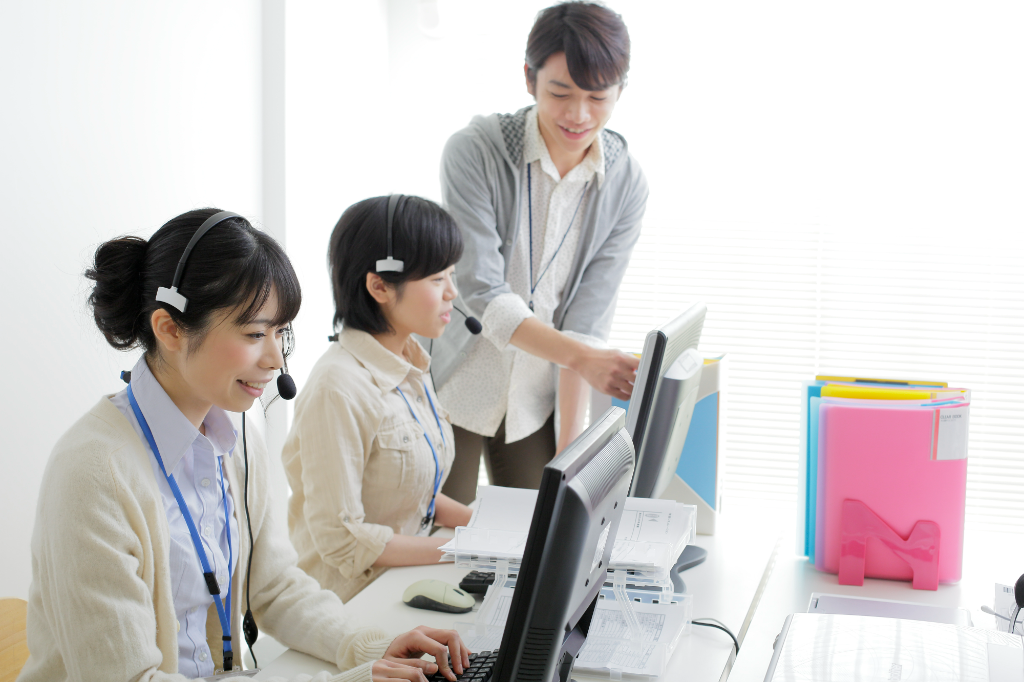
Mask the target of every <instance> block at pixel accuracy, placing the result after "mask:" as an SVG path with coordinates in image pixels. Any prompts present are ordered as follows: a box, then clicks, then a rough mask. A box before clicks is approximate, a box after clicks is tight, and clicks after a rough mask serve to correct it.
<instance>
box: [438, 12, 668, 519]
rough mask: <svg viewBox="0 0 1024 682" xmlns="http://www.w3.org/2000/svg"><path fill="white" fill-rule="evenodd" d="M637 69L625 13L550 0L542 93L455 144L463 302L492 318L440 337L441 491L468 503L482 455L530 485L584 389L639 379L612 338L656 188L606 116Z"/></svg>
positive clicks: (533, 87) (535, 39)
mask: <svg viewBox="0 0 1024 682" xmlns="http://www.w3.org/2000/svg"><path fill="white" fill-rule="evenodd" d="M628 70H629V34H628V32H627V30H626V26H625V24H623V22H622V18H621V17H620V16H619V15H618V14H616V13H614V12H612V11H611V10H609V9H608V8H606V7H604V6H602V5H597V4H591V3H583V2H567V3H563V4H559V5H555V6H553V7H549V8H548V9H545V10H544V11H542V12H541V13H540V14H539V15H538V16H537V20H536V23H535V24H534V26H533V30H532V31H531V32H530V37H529V39H528V40H527V45H526V64H525V66H524V73H525V77H526V90H527V92H528V93H529V94H530V95H532V96H533V98H534V99H535V101H536V104H535V105H532V106H529V107H526V108H524V109H521V110H519V111H517V112H516V113H514V114H492V115H490V116H478V117H476V118H474V119H473V121H472V122H471V123H470V124H469V126H468V127H466V128H465V129H463V130H461V131H459V132H457V133H455V134H454V135H453V136H452V137H451V139H450V140H449V141H448V144H447V145H446V146H445V150H444V156H443V158H442V161H441V191H442V196H443V198H444V203H445V207H446V208H447V209H448V210H449V211H450V212H451V213H452V215H453V216H454V217H455V219H456V221H457V223H458V225H459V228H460V229H461V230H462V233H463V237H464V241H465V252H464V255H463V258H462V260H461V261H460V262H459V263H458V266H457V273H458V283H459V290H460V292H461V298H462V301H461V303H463V304H465V306H466V307H468V308H469V310H470V311H471V312H472V314H475V315H476V316H477V317H479V318H480V320H481V322H482V324H483V332H482V334H481V335H480V336H479V337H474V336H471V335H470V333H469V331H468V330H467V329H465V328H464V327H462V326H461V325H459V326H457V327H454V328H452V329H449V330H448V331H447V333H445V335H444V336H442V337H441V338H440V339H438V340H437V341H436V342H435V343H434V348H433V356H434V360H433V367H434V369H433V374H434V380H435V382H436V385H437V386H438V387H439V395H440V398H441V401H442V402H443V404H444V406H445V408H446V409H447V410H448V411H449V412H450V414H451V421H452V423H453V424H454V425H455V429H454V430H455V446H456V456H455V463H454V465H453V468H452V471H451V474H450V476H449V478H448V480H447V482H446V484H445V487H444V493H445V494H447V495H449V496H450V497H453V498H455V499H457V500H459V501H461V502H464V503H469V502H470V501H472V500H473V499H474V498H475V496H476V482H477V477H478V472H479V466H480V456H481V453H483V454H484V456H485V459H486V462H487V466H488V471H489V473H490V478H491V481H492V482H493V483H494V484H496V485H504V486H511V487H523V488H536V487H538V485H539V484H540V476H541V471H542V470H543V468H544V465H545V464H546V463H547V462H548V461H550V460H551V458H552V457H554V455H555V453H556V452H558V451H560V450H562V449H563V448H564V447H565V446H566V445H568V444H569V443H570V442H571V441H572V440H573V439H574V438H575V437H576V436H577V435H579V433H580V431H581V430H582V428H583V418H584V414H585V412H586V406H587V402H588V400H587V398H588V396H589V386H593V387H594V388H596V389H597V390H599V391H601V392H603V393H606V394H609V395H611V396H613V397H617V398H622V399H628V398H629V395H630V392H631V391H632V382H633V379H634V377H635V371H636V367H637V360H636V358H634V357H633V356H631V355H627V354H625V353H622V352H620V351H618V350H613V349H609V348H607V345H606V343H605V342H606V340H607V338H608V334H609V331H610V328H611V323H612V316H613V314H614V312H615V299H616V295H617V293H618V289H619V284H620V283H621V281H622V276H623V274H624V273H625V271H626V266H627V265H628V263H629V256H630V253H631V252H632V250H633V245H634V244H635V243H636V240H637V237H638V236H639V234H640V221H641V218H642V217H643V214H644V208H645V206H646V202H647V194H648V191H647V181H646V179H645V178H644V175H643V172H642V171H641V170H640V166H639V165H638V164H637V162H636V161H635V160H634V159H633V157H632V156H631V155H630V154H629V152H628V151H627V148H626V141H625V139H624V138H623V137H622V136H621V135H619V134H618V133H614V132H612V131H610V130H607V129H606V128H605V125H606V124H607V123H608V120H609V119H610V118H611V115H612V112H613V111H614V109H615V105H616V103H617V102H618V100H619V98H620V97H621V96H622V91H623V87H624V86H625V82H626V73H627V71H628ZM460 307H461V306H460ZM556 411H557V413H558V417H559V422H560V425H559V429H558V433H557V435H556V429H555V423H556V420H555V416H556V414H555V413H556Z"/></svg>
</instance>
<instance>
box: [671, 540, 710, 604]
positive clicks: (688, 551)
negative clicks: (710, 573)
mask: <svg viewBox="0 0 1024 682" xmlns="http://www.w3.org/2000/svg"><path fill="white" fill-rule="evenodd" d="M707 558H708V551H707V550H706V549H704V548H703V547H698V546H697V545H687V546H686V547H685V548H684V549H683V553H682V554H680V555H679V558H678V559H677V560H676V565H675V566H673V567H672V570H671V571H669V575H670V576H671V577H672V588H673V589H674V590H675V591H676V592H677V593H684V592H686V583H685V582H683V578H682V576H681V575H679V574H680V573H682V572H683V571H685V570H686V569H688V568H693V567H694V566H696V565H697V564H699V563H703V561H704V560H705V559H707Z"/></svg>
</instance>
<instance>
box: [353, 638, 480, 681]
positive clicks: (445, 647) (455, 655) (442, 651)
mask: <svg viewBox="0 0 1024 682" xmlns="http://www.w3.org/2000/svg"><path fill="white" fill-rule="evenodd" d="M470 653H471V652H470V651H469V649H467V648H466V645H465V643H464V642H463V641H462V638H461V637H459V633H457V632H456V631H455V630H438V629H435V628H428V627H427V626H426V625H421V626H419V627H418V628H416V629H415V630H410V631H409V632H406V633H404V634H401V635H399V636H398V637H396V638H395V640H394V641H393V642H391V646H389V647H388V650H387V651H385V652H384V658H385V660H387V661H390V662H393V663H400V664H402V665H406V666H412V667H415V668H418V669H419V670H421V671H422V673H423V675H424V677H425V676H426V675H433V674H434V673H435V672H437V669H438V667H440V670H441V673H442V674H444V676H445V678H447V679H448V680H451V682H455V676H456V675H461V674H462V672H463V671H464V670H465V669H466V668H467V667H469V654H470ZM423 654H429V655H431V656H433V657H434V660H435V661H437V664H436V665H435V664H434V663H432V662H430V661H424V660H423V659H422V658H420V656H422V655H423ZM449 655H450V656H451V666H449V663H448V658H449ZM452 668H454V669H455V670H454V672H453V671H452ZM373 676H374V680H375V682H376V677H377V667H376V664H374V670H373ZM392 676H393V677H398V676H399V675H392ZM401 677H404V678H405V679H416V678H409V677H405V676H404V675H401Z"/></svg>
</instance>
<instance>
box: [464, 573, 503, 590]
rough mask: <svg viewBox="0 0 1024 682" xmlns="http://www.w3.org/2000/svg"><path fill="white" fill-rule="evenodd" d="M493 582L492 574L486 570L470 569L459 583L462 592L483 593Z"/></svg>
mask: <svg viewBox="0 0 1024 682" xmlns="http://www.w3.org/2000/svg"><path fill="white" fill-rule="evenodd" d="M493 584H494V574H493V573H491V572H489V571H487V572H485V571H470V572H469V573H467V574H466V577H465V578H463V579H462V582H460V583H459V587H461V588H462V591H463V592H469V593H470V594H484V593H485V592H487V588H488V587H489V586H491V585H493Z"/></svg>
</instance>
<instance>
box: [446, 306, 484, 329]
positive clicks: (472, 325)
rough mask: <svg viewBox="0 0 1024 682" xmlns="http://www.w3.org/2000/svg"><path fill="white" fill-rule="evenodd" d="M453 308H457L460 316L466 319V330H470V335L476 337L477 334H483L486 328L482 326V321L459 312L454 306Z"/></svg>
mask: <svg viewBox="0 0 1024 682" xmlns="http://www.w3.org/2000/svg"><path fill="white" fill-rule="evenodd" d="M452 308H455V310H457V311H458V312H459V314H460V315H462V316H463V317H464V318H466V329H468V330H469V333H470V334H474V335H475V334H479V333H480V332H482V331H483V330H484V326H483V325H482V324H480V320H478V319H476V318H475V317H473V316H471V315H467V314H466V313H464V312H462V311H461V310H459V309H458V308H456V307H455V306H452Z"/></svg>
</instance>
